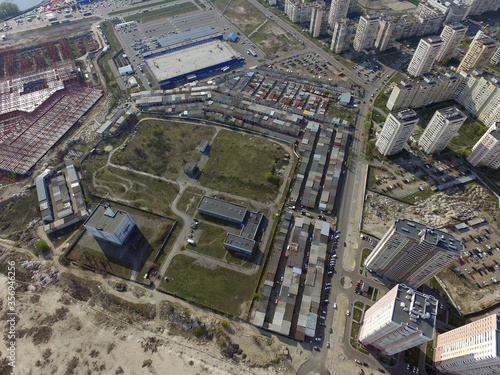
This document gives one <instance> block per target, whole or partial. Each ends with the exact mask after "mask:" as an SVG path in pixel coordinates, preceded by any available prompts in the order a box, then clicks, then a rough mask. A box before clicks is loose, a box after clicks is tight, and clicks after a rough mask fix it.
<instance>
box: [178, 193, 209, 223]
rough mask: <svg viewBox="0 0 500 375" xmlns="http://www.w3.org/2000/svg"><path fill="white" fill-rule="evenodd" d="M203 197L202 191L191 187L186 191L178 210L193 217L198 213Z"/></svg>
mask: <svg viewBox="0 0 500 375" xmlns="http://www.w3.org/2000/svg"><path fill="white" fill-rule="evenodd" d="M202 196H203V192H202V191H200V190H198V189H196V188H193V187H189V188H187V189H186V190H184V193H183V194H182V197H181V199H180V200H179V202H178V203H177V208H178V209H179V210H182V211H184V212H186V213H188V214H189V215H191V216H193V215H194V214H195V213H196V208H197V207H198V204H199V203H200V200H201V197H202Z"/></svg>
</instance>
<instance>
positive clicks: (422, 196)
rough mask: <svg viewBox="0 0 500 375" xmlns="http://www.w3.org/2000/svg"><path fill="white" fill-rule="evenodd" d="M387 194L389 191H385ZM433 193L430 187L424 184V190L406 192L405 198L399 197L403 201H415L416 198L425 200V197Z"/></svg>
mask: <svg viewBox="0 0 500 375" xmlns="http://www.w3.org/2000/svg"><path fill="white" fill-rule="evenodd" d="M386 194H387V195H391V193H390V192H387V193H386ZM433 194H434V191H433V190H432V189H431V187H430V186H426V187H424V191H420V190H418V189H417V190H415V191H414V192H413V194H407V196H406V198H405V197H401V198H399V199H401V200H402V201H403V202H407V203H415V202H416V201H417V198H418V199H419V200H425V199H427V198H429V197H430V196H431V195H433Z"/></svg>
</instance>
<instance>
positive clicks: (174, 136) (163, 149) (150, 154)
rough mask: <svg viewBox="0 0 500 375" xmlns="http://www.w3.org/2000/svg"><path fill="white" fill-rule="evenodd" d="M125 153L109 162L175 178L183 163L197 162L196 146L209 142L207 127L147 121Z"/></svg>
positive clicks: (211, 129) (209, 130)
mask: <svg viewBox="0 0 500 375" xmlns="http://www.w3.org/2000/svg"><path fill="white" fill-rule="evenodd" d="M138 129H139V131H138V132H137V134H136V135H135V136H134V137H133V138H132V140H131V141H130V143H129V144H128V145H127V147H126V148H125V149H124V150H121V151H117V152H115V154H114V155H113V158H112V162H113V163H115V164H119V165H124V166H127V167H130V168H133V169H136V170H139V171H143V172H147V173H152V174H155V175H157V176H164V177H166V178H176V177H177V176H178V175H179V173H180V172H181V171H182V167H183V165H184V163H186V162H188V161H198V160H199V158H200V156H201V154H200V153H199V151H198V149H197V147H198V146H199V144H200V143H201V141H202V140H204V139H207V140H210V139H212V137H213V135H214V134H215V130H214V128H213V127H210V126H203V125H193V124H189V123H184V122H176V121H171V120H146V121H143V122H141V123H140V124H139V125H138Z"/></svg>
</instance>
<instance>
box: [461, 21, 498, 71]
mask: <svg viewBox="0 0 500 375" xmlns="http://www.w3.org/2000/svg"><path fill="white" fill-rule="evenodd" d="M497 48H498V44H497V43H496V42H495V41H494V40H493V39H491V38H490V37H489V36H488V35H486V34H485V33H483V32H482V31H481V30H479V31H478V32H477V34H476V36H475V37H474V40H473V41H472V43H471V44H470V46H469V49H468V50H467V53H466V54H465V56H464V58H463V59H462V61H461V62H460V65H459V66H458V68H457V72H461V71H462V70H468V69H472V68H476V69H477V68H482V67H483V66H484V64H486V63H487V62H488V60H489V59H490V58H491V57H492V56H493V54H494V53H495V51H496V49H497Z"/></svg>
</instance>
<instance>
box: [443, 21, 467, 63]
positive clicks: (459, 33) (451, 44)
mask: <svg viewBox="0 0 500 375" xmlns="http://www.w3.org/2000/svg"><path fill="white" fill-rule="evenodd" d="M466 32H467V27H466V26H464V25H462V24H461V23H456V24H454V25H446V26H445V27H444V28H443V31H442V32H441V35H440V37H441V39H442V40H443V45H442V46H441V49H440V50H439V52H438V54H437V56H436V61H443V60H444V59H449V58H450V57H452V56H453V55H454V54H455V51H456V49H457V47H458V45H459V44H460V42H461V41H462V39H463V37H464V36H465V33H466Z"/></svg>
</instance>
